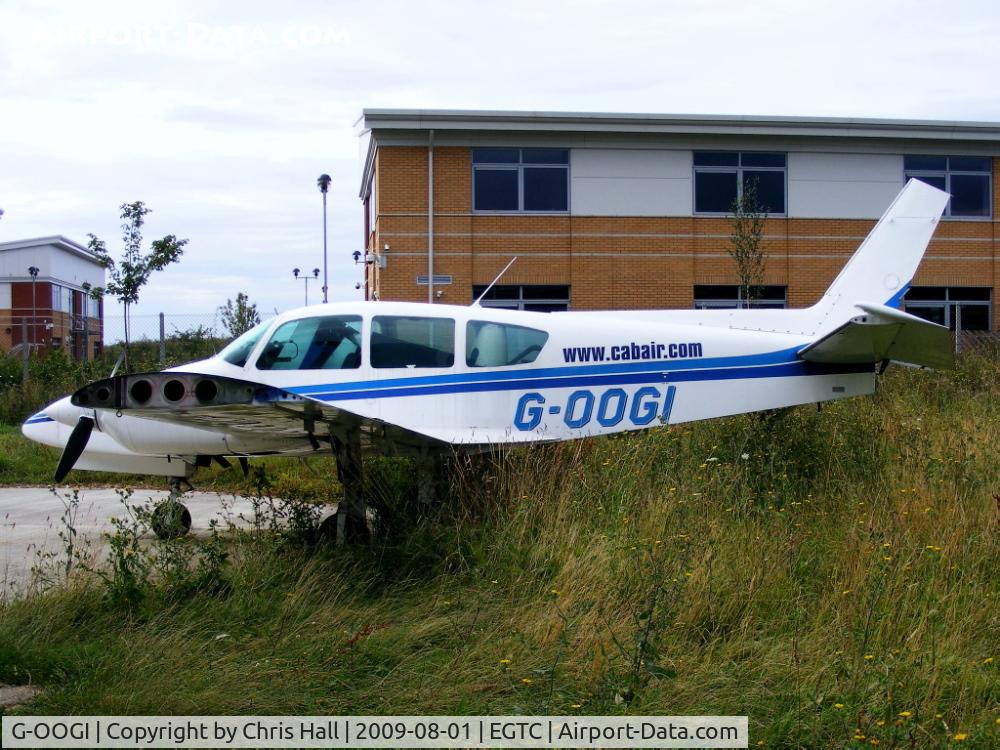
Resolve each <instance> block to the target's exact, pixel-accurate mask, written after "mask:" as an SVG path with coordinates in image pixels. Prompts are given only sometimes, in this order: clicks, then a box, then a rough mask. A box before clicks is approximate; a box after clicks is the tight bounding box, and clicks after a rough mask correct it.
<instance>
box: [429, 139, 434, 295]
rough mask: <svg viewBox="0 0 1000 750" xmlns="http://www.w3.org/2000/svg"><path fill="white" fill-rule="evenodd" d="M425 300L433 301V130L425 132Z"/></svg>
mask: <svg viewBox="0 0 1000 750" xmlns="http://www.w3.org/2000/svg"><path fill="white" fill-rule="evenodd" d="M427 302H428V303H429V304H433V303H434V131H433V130H430V131H429V132H428V133H427Z"/></svg>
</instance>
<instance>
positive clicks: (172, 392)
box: [22, 180, 953, 541]
mask: <svg viewBox="0 0 1000 750" xmlns="http://www.w3.org/2000/svg"><path fill="white" fill-rule="evenodd" d="M947 201H948V194H947V193H944V192H942V191H940V190H937V189H935V188H933V187H930V186H928V185H926V184H925V183H922V182H918V181H915V180H911V181H910V182H909V183H908V184H907V185H906V186H905V187H904V188H903V190H902V191H901V192H900V193H899V195H898V196H897V197H896V199H895V201H893V203H892V205H891V206H890V207H889V209H888V210H887V211H886V213H885V215H884V216H883V217H882V218H881V220H880V221H879V222H878V224H877V225H876V226H875V228H874V229H872V231H871V233H870V234H869V235H868V237H867V238H866V239H865V241H864V242H863V243H862V244H861V246H860V247H859V248H858V250H857V251H856V252H855V253H854V256H853V257H852V258H851V259H850V261H849V262H848V264H847V265H846V266H845V267H844V269H843V270H842V271H841V273H840V275H839V276H837V278H836V280H835V281H834V282H833V284H832V285H831V286H830V288H829V289H828V290H827V292H826V293H825V294H824V295H823V297H822V298H821V299H820V300H819V302H817V303H816V304H815V305H813V306H812V307H809V308H806V309H798V310H757V309H749V310H656V311H607V312H605V311H602V312H565V313H531V312H518V311H509V310H499V309H489V308H485V307H482V306H480V305H478V304H473V305H472V306H470V307H457V306H450V305H432V306H429V305H426V304H417V303H404V302H343V303H334V304H326V305H314V306H311V307H303V308H300V309H297V310H292V311H290V312H287V313H284V314H283V315H280V316H278V317H276V318H275V319H273V320H270V321H267V322H266V323H262V324H261V325H259V326H257V327H256V328H254V329H253V330H251V331H249V332H247V333H246V334H244V335H243V336H241V337H239V338H237V339H236V340H235V341H233V342H232V343H231V344H229V345H228V346H227V347H226V348H225V349H224V350H222V351H221V352H219V354H218V355H216V356H214V357H212V358H210V359H206V360H202V361H200V362H192V363H190V364H186V365H183V366H180V367H174V368H171V369H169V370H165V371H163V372H159V373H146V374H139V375H119V376H117V377H111V378H108V379H105V380H100V381H98V382H95V383H92V384H91V385H88V386H86V387H84V388H82V389H80V390H79V391H77V392H76V393H74V394H73V395H72V396H71V397H67V398H64V399H62V400H60V401H57V402H55V403H54V404H52V405H50V406H48V407H46V408H45V409H44V410H43V411H41V412H39V413H37V414H35V415H34V416H32V417H31V418H30V419H28V420H27V421H26V422H25V423H24V426H23V428H22V430H23V432H24V434H25V435H26V436H27V437H29V438H31V439H32V440H36V441H38V442H40V443H45V444H47V445H52V446H57V447H60V448H64V452H63V456H62V458H61V460H60V462H59V466H58V468H57V470H56V473H55V480H56V481H57V482H59V481H62V479H63V478H64V477H65V476H66V474H67V473H68V472H69V470H70V469H72V468H74V467H75V468H77V469H88V470H101V471H118V472H131V473H137V474H159V475H163V476H166V477H169V478H173V481H174V483H175V489H177V490H178V491H179V486H180V481H181V480H182V479H185V478H187V477H189V476H190V475H191V474H192V473H193V471H194V469H195V468H196V467H197V466H204V465H207V464H208V463H210V462H211V461H213V460H215V461H218V462H220V463H222V464H224V465H228V461H227V460H226V458H225V457H227V456H228V457H235V458H238V459H239V460H240V462H241V464H243V465H244V468H245V466H246V459H248V458H250V457H255V456H267V455H275V454H281V455H309V454H312V453H314V452H316V451H319V450H321V449H323V445H324V444H325V445H326V446H327V449H332V451H333V453H334V454H335V456H336V458H337V461H338V476H339V478H340V481H341V483H342V485H343V486H344V500H343V501H342V502H341V503H339V506H338V511H337V515H336V526H337V536H338V539H339V540H341V541H342V540H343V539H344V538H345V534H348V533H352V534H354V533H356V531H353V532H352V531H351V529H355V530H356V529H358V528H362V529H363V528H364V524H365V520H364V519H365V517H366V515H365V513H366V509H365V504H364V500H363V498H362V496H361V455H362V452H367V451H380V452H390V453H391V452H396V453H408V454H411V455H415V456H416V457H418V459H424V460H423V461H421V462H420V463H418V466H421V467H423V466H425V465H427V463H428V461H427V459H431V458H433V457H434V456H439V455H441V454H442V453H444V452H451V451H454V450H456V449H458V450H483V449H484V448H485V447H487V446H492V445H497V444H510V443H530V442H541V441H554V440H571V439H576V438H581V437H585V436H590V435H605V434H610V433H615V432H622V431H625V430H643V429H648V428H651V427H656V426H659V425H662V424H676V423H679V422H689V421H693V420H698V419H710V418H712V417H721V416H725V415H730V414H740V413H744V412H753V411H760V410H764V409H775V408H779V407H786V406H792V405H796V404H805V403H810V402H822V401H829V400H832V399H840V398H846V397H849V396H859V395H863V394H869V393H872V392H873V391H874V389H875V371H876V369H878V368H880V367H882V368H884V367H885V366H887V364H888V363H889V362H890V361H897V362H903V363H909V364H912V365H917V366H924V367H932V368H948V367H950V366H952V365H953V354H952V346H951V339H950V334H949V332H948V330H947V329H946V328H944V327H942V326H938V325H935V324H933V323H929V322H927V321H925V320H922V319H920V318H917V317H914V316H913V315H908V314H907V313H904V312H901V311H900V310H899V309H897V307H898V305H899V303H900V300H901V298H902V296H903V294H904V293H905V292H906V289H907V287H908V285H909V281H910V280H911V279H912V278H913V275H914V273H915V272H916V269H917V264H918V263H919V262H920V259H921V258H922V257H923V254H924V250H925V249H926V247H927V244H928V242H929V241H930V238H931V235H932V234H933V233H934V229H935V227H936V226H937V223H938V221H939V219H940V217H941V213H942V211H943V210H944V207H945V205H946V203H947ZM420 474H421V477H422V479H421V487H422V490H423V491H424V492H425V496H426V487H425V485H426V482H425V481H424V480H425V479H426V476H427V474H428V472H426V471H421V472H420ZM185 515H186V514H185ZM185 530H186V527H185Z"/></svg>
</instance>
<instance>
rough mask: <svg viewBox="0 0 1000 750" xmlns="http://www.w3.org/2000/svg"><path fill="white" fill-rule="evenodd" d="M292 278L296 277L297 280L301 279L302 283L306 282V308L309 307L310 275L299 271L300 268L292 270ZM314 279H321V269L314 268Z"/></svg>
mask: <svg viewBox="0 0 1000 750" xmlns="http://www.w3.org/2000/svg"><path fill="white" fill-rule="evenodd" d="M299 274H302V276H299ZM292 276H294V277H295V278H297V279H298V278H301V279H302V281H304V282H306V306H307V307H308V305H309V275H308V274H304V273H302V271H301V270H299V269H298V268H293V269H292ZM312 277H313V278H314V279H318V278H319V269H318V268H314V269H313V271H312Z"/></svg>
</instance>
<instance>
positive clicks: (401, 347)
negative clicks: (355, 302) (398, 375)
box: [371, 315, 455, 368]
mask: <svg viewBox="0 0 1000 750" xmlns="http://www.w3.org/2000/svg"><path fill="white" fill-rule="evenodd" d="M371 352H372V367H407V368H412V367H451V366H452V365H453V364H455V321H454V320H452V319H451V318H413V317H406V316H402V315H376V316H375V317H374V318H372V342H371Z"/></svg>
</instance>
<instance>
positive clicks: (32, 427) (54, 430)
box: [21, 409, 59, 445]
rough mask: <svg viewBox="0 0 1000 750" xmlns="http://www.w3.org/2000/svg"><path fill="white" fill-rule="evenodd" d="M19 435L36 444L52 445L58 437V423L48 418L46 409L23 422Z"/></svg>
mask: <svg viewBox="0 0 1000 750" xmlns="http://www.w3.org/2000/svg"><path fill="white" fill-rule="evenodd" d="M21 434H22V435H24V436H25V437H26V438H28V440H33V441H34V442H36V443H43V444H45V445H53V444H54V442H53V441H57V440H58V437H59V423H58V422H56V421H55V420H54V419H53V418H52V417H51V416H49V414H48V412H47V410H46V409H43V410H42V411H40V412H38V413H37V414H32V415H31V416H30V417H28V418H27V419H26V420H24V424H22V425H21Z"/></svg>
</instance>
